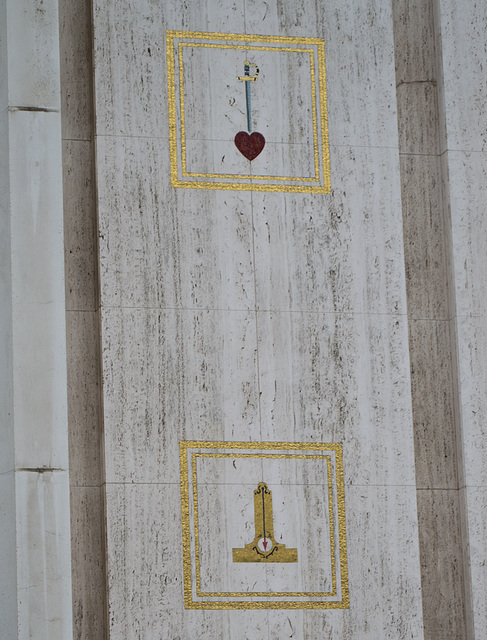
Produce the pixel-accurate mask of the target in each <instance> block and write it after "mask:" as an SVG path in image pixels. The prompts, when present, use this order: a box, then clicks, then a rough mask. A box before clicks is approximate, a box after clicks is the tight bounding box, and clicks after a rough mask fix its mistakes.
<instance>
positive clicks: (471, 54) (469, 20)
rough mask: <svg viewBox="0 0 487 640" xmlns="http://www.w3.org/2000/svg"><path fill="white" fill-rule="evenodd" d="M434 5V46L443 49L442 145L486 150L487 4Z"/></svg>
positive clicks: (450, 1) (470, 0)
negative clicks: (486, 36) (443, 143)
mask: <svg viewBox="0 0 487 640" xmlns="http://www.w3.org/2000/svg"><path fill="white" fill-rule="evenodd" d="M435 5H436V7H435V10H436V15H435V18H436V25H437V48H438V50H441V52H442V71H443V78H442V89H443V92H444V98H443V100H444V107H445V108H444V111H443V110H442V113H444V117H445V126H446V136H447V139H446V140H445V144H446V147H445V148H448V149H453V150H462V151H485V150H486V148H487V109H486V107H485V105H486V98H487V93H486V92H487V87H486V85H485V70H484V68H483V67H484V64H485V29H486V27H487V6H486V5H485V4H482V3H478V2H475V1H474V0H467V1H466V2H455V0H436V2H435Z"/></svg>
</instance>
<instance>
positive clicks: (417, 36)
mask: <svg viewBox="0 0 487 640" xmlns="http://www.w3.org/2000/svg"><path fill="white" fill-rule="evenodd" d="M392 12H393V19H394V51H395V59H396V83H397V84H398V85H401V84H402V83H403V82H407V83H409V82H425V81H426V82H431V81H434V79H435V78H436V50H435V32H434V22H433V15H434V12H433V3H432V2H431V1H430V0H428V1H427V2H425V1H424V0H394V2H393V3H392ZM398 106H399V105H398Z"/></svg>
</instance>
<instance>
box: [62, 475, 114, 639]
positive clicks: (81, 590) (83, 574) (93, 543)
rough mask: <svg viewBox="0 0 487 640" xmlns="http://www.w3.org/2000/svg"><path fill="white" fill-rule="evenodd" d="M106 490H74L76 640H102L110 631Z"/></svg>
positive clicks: (90, 488)
mask: <svg viewBox="0 0 487 640" xmlns="http://www.w3.org/2000/svg"><path fill="white" fill-rule="evenodd" d="M103 511H104V509H103V502H102V489H100V488H99V487H72V488H71V527H72V532H71V554H72V563H73V634H74V638H75V640H82V639H83V640H84V639H85V638H86V639H87V640H88V639H90V640H102V638H104V637H105V635H104V629H105V627H106V610H105V607H106V597H107V594H106V589H105V587H106V585H105V573H104V572H105V564H104V556H102V555H101V553H100V549H101V548H104V547H105V538H104V523H103V520H102V519H101V518H100V513H103Z"/></svg>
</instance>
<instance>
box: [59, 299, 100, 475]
mask: <svg viewBox="0 0 487 640" xmlns="http://www.w3.org/2000/svg"><path fill="white" fill-rule="evenodd" d="M99 329H100V328H99V322H98V315H97V314H96V313H95V312H92V311H85V312H73V311H68V312H67V314H66V333H67V344H68V353H67V362H68V398H69V403H68V421H69V429H70V432H69V460H70V469H69V472H70V483H71V487H86V486H88V487H94V486H100V484H101V483H102V482H103V476H102V468H101V467H102V461H101V449H102V441H101V429H100V423H101V419H102V416H101V408H100V403H99V397H100V394H101V389H100V371H99V366H100V365H99V349H100V342H99V337H98V336H99Z"/></svg>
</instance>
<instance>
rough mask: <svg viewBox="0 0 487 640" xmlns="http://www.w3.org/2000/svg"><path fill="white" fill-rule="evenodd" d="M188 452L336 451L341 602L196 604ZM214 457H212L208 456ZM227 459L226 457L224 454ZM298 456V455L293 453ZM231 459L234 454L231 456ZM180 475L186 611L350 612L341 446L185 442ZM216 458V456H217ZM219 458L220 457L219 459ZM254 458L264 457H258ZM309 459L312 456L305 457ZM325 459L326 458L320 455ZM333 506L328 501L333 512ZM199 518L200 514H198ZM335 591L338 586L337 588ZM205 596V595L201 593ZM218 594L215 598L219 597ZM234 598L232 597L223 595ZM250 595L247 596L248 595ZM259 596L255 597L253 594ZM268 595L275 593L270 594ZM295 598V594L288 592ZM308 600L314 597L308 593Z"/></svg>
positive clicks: (181, 448) (181, 451) (305, 443)
mask: <svg viewBox="0 0 487 640" xmlns="http://www.w3.org/2000/svg"><path fill="white" fill-rule="evenodd" d="M188 449H223V450H225V449H244V450H246V451H249V450H259V451H262V450H264V451H272V450H279V451H281V452H282V451H287V452H289V451H303V450H305V451H334V452H335V474H336V493H337V515H338V538H339V539H338V544H339V558H340V585H341V593H342V599H341V600H339V601H333V602H315V601H306V602H288V601H259V602H233V601H226V602H225V601H218V602H215V601H213V602H211V601H210V602H200V601H198V602H195V601H193V599H192V586H191V546H190V544H191V543H190V511H189V481H190V479H189V475H188V473H189V469H188V455H187V454H188ZM209 455H210V456H211V454H209ZM221 455H224V456H225V457H227V455H226V454H221ZM290 455H292V454H289V453H286V454H281V455H280V456H279V457H283V458H285V457H289V456H290ZM294 455H296V454H294ZM228 456H229V457H231V454H228ZM179 457H180V473H181V510H182V532H183V573H184V605H185V608H186V609H348V608H349V591H348V564H347V543H346V529H345V492H344V480H343V454H342V445H341V444H340V443H312V442H208V441H191V440H182V441H180V443H179ZM215 457H216V456H215ZM218 457H219V456H218ZM255 457H265V454H264V456H260V455H259V454H255ZM306 457H309V456H306ZM318 457H322V458H323V459H326V458H327V456H318ZM194 475H195V467H194V466H193V478H192V482H193V483H194V482H195V478H194ZM332 506H333V505H332V504H331V503H330V502H329V507H330V509H331V508H332ZM195 516H197V512H196V513H195ZM335 588H336V587H335ZM202 595H205V594H202ZM217 595H219V594H215V595H214V596H213V597H217ZM222 595H229V596H230V595H233V594H222ZM246 595H247V594H246ZM250 595H251V596H252V595H256V594H250ZM268 595H269V596H272V595H274V594H272V593H269V594H268ZM286 596H290V597H292V596H293V594H290V593H286ZM308 597H312V594H309V595H308Z"/></svg>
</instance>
